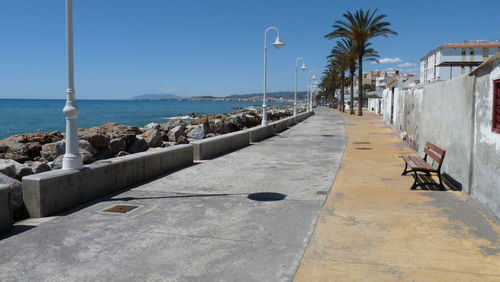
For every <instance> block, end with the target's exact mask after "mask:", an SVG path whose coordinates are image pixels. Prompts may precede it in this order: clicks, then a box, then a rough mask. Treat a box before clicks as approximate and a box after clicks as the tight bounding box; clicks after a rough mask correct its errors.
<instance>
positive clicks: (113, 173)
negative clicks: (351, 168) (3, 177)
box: [23, 145, 193, 217]
mask: <svg viewBox="0 0 500 282" xmlns="http://www.w3.org/2000/svg"><path fill="white" fill-rule="evenodd" d="M192 163H193V146H192V145H178V146H174V147H171V148H166V149H158V150H155V151H148V152H143V153H137V154H132V155H128V156H124V157H118V158H113V159H108V160H102V161H99V162H95V163H93V164H90V165H86V166H85V167H84V168H83V169H82V170H53V171H49V172H44V173H39V174H35V175H30V176H26V177H24V178H23V198H24V203H25V205H26V208H27V210H28V212H29V215H30V216H31V217H44V216H49V215H52V214H55V213H58V212H61V211H64V210H66V209H69V208H72V207H74V206H76V205H77V204H80V203H83V202H86V201H90V200H93V199H96V198H99V197H102V196H105V195H108V194H110V193H113V192H115V191H118V190H121V189H124V188H126V187H129V186H131V185H134V184H137V183H140V182H142V181H145V180H148V179H151V178H153V177H155V176H158V175H160V174H162V173H165V172H168V171H171V170H175V169H179V168H182V167H185V166H188V165H191V164H192Z"/></svg>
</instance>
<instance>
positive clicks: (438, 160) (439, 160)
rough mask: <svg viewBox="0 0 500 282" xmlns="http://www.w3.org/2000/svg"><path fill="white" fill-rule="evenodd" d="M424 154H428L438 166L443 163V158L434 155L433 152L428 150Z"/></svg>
mask: <svg viewBox="0 0 500 282" xmlns="http://www.w3.org/2000/svg"><path fill="white" fill-rule="evenodd" d="M424 153H425V154H427V156H429V157H431V158H432V159H433V160H435V161H436V162H437V163H438V164H440V163H442V162H443V158H442V157H440V156H438V155H436V154H434V152H433V151H431V150H428V149H427V148H425V149H424Z"/></svg>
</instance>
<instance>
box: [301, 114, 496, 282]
mask: <svg viewBox="0 0 500 282" xmlns="http://www.w3.org/2000/svg"><path fill="white" fill-rule="evenodd" d="M343 117H344V120H345V124H346V143H347V146H346V152H345V154H344V158H343V160H342V168H341V169H340V170H339V171H338V173H337V176H336V178H335V183H334V185H333V187H332V189H331V192H330V194H329V195H328V198H327V200H326V202H325V206H324V207H323V210H322V213H321V216H320V218H319V219H318V224H317V225H316V227H315V231H314V233H313V236H312V239H311V242H310V244H309V246H308V248H307V251H306V253H305V254H304V258H303V259H302V261H301V264H300V267H299V269H298V271H297V274H296V277H295V281H500V226H499V224H498V220H497V219H495V218H494V217H493V216H492V215H491V214H489V213H488V212H487V211H486V210H484V209H483V208H482V207H480V206H478V205H477V204H475V202H474V201H468V200H466V199H465V196H464V195H463V194H462V192H459V191H451V190H448V191H445V192H443V191H436V190H427V191H422V190H410V189H409V188H410V186H411V184H412V182H413V179H412V177H411V176H401V172H402V170H403V167H404V165H403V161H402V160H401V159H400V158H398V156H399V155H400V154H403V153H411V154H413V153H414V152H413V151H412V150H410V149H409V148H408V147H407V146H406V145H405V143H403V142H401V139H400V138H399V137H397V136H395V135H394V133H393V131H392V130H391V129H390V128H388V127H387V126H386V125H385V124H384V123H383V122H382V120H381V118H380V117H377V116H374V115H371V114H366V115H365V116H363V117H357V116H349V115H348V114H344V115H343ZM419 155H421V153H419ZM446 161H447V160H446V159H445V160H444V162H446ZM497 184H498V183H497Z"/></svg>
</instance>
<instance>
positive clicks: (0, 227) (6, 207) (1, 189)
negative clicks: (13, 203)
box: [0, 184, 12, 233]
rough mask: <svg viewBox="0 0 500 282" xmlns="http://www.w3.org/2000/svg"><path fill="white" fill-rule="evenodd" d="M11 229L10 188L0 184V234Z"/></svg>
mask: <svg viewBox="0 0 500 282" xmlns="http://www.w3.org/2000/svg"><path fill="white" fill-rule="evenodd" d="M11 227H12V214H11V210H10V187H9V185H3V184H0V233H2V232H5V231H8V230H9V229H10V228H11Z"/></svg>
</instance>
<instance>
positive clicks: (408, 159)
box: [401, 142, 446, 190]
mask: <svg viewBox="0 0 500 282" xmlns="http://www.w3.org/2000/svg"><path fill="white" fill-rule="evenodd" d="M424 153H425V156H424V158H423V159H422V158H420V157H418V156H410V155H402V156H401V158H402V159H403V160H404V161H405V169H404V171H403V173H402V175H406V174H407V173H409V172H413V174H414V177H415V182H414V183H413V185H412V186H411V189H412V190H414V189H416V188H417V187H418V186H423V185H437V186H439V187H440V188H441V189H442V190H445V189H446V188H445V187H444V185H443V181H442V179H441V165H442V164H443V160H444V156H445V155H446V151H445V150H443V149H441V148H439V147H438V146H436V145H434V144H432V143H430V142H427V143H426V144H425V148H424ZM427 157H430V158H431V159H432V160H433V162H432V163H430V164H429V162H427ZM434 162H435V163H437V168H434V166H433V164H434ZM408 168H409V169H408ZM417 172H423V173H425V175H427V176H428V177H429V178H430V177H431V173H436V174H437V177H438V179H439V183H436V182H430V181H427V182H426V181H421V182H418V179H419V174H418V173H417Z"/></svg>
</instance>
